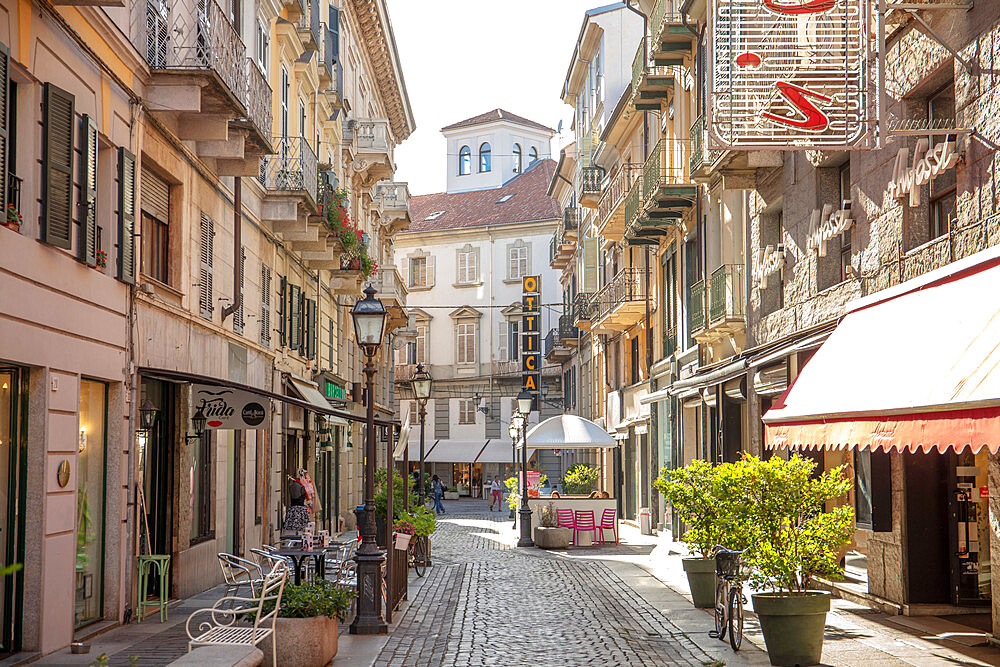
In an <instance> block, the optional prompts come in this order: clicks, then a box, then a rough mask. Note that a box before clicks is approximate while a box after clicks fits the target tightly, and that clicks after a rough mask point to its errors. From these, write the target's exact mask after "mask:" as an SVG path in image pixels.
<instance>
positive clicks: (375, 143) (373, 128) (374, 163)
mask: <svg viewBox="0 0 1000 667" xmlns="http://www.w3.org/2000/svg"><path fill="white" fill-rule="evenodd" d="M391 137H392V135H391V134H390V131H389V121H388V120H387V119H385V118H359V119H355V120H349V121H345V127H344V150H345V151H346V152H347V153H348V158H349V161H350V162H351V169H352V170H353V172H354V173H355V174H358V175H359V176H360V178H361V185H362V187H366V188H367V187H371V186H373V185H375V183H377V182H378V181H384V180H386V179H388V178H390V177H391V176H392V172H393V171H394V170H395V167H394V165H393V163H392V148H393V144H392V139H391Z"/></svg>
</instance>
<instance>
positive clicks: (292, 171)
mask: <svg viewBox="0 0 1000 667" xmlns="http://www.w3.org/2000/svg"><path fill="white" fill-rule="evenodd" d="M273 144H274V155H265V156H264V158H263V159H262V160H261V162H260V182H261V184H262V185H263V186H264V187H265V188H266V189H267V190H274V191H279V192H305V193H306V194H308V195H309V196H310V197H311V198H312V200H313V201H314V202H315V201H317V188H318V186H319V178H318V173H317V163H316V153H314V152H313V149H312V146H310V145H309V142H308V141H306V140H305V138H304V137H275V138H274V140H273Z"/></svg>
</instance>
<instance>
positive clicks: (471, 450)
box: [410, 440, 486, 463]
mask: <svg viewBox="0 0 1000 667" xmlns="http://www.w3.org/2000/svg"><path fill="white" fill-rule="evenodd" d="M485 447H486V441H485V440H439V441H438V443H437V444H436V445H434V447H433V448H432V449H431V450H430V452H427V451H426V448H425V452H424V461H425V462H428V463H472V462H473V461H475V460H476V458H477V457H478V456H479V453H480V452H481V451H483V448H485ZM419 449H420V446H419V445H417V450H418V453H417V457H418V458H419V456H420V454H419ZM410 460H411V461H412V460H413V459H412V458H411V459H410Z"/></svg>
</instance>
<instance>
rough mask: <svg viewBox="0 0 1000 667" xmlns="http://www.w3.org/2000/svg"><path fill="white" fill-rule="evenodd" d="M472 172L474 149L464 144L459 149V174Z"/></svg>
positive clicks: (464, 174) (463, 174)
mask: <svg viewBox="0 0 1000 667" xmlns="http://www.w3.org/2000/svg"><path fill="white" fill-rule="evenodd" d="M471 173H472V149H471V148H469V147H468V146H462V149H461V150H460V151H458V175H459V176H466V175H468V174H471Z"/></svg>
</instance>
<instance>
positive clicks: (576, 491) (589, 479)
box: [563, 463, 601, 496]
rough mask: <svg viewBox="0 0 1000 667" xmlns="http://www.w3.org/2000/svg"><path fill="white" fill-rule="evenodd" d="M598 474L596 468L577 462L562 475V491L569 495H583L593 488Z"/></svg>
mask: <svg viewBox="0 0 1000 667" xmlns="http://www.w3.org/2000/svg"><path fill="white" fill-rule="evenodd" d="M600 474H601V473H600V471H599V470H598V469H597V468H595V467H593V466H587V465H583V464H582V463H578V464H577V465H575V466H573V467H572V468H570V469H569V471H567V472H566V474H565V475H564V476H563V491H565V492H566V493H567V494H568V495H571V496H585V495H587V494H588V493H590V492H591V491H593V490H594V483H595V482H596V481H597V478H598V477H599V476H600Z"/></svg>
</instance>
